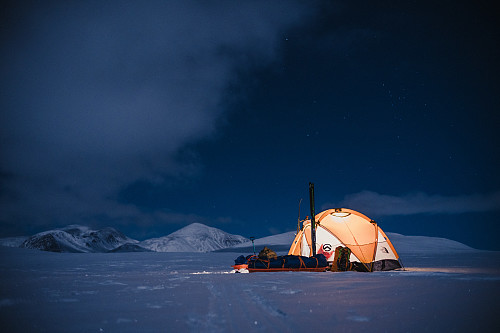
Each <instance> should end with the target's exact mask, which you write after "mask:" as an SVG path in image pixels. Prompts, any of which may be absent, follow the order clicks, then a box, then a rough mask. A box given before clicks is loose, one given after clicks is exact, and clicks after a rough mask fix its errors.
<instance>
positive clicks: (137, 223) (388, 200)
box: [0, 0, 500, 250]
mask: <svg viewBox="0 0 500 333" xmlns="http://www.w3.org/2000/svg"><path fill="white" fill-rule="evenodd" d="M493 5H494V4H493V2H492V1H438V2H436V1H185V0H183V1H135V2H134V1H105V2H103V1H84V2H81V3H78V2H77V3H68V2H67V1H47V2H43V3H39V2H35V1H33V2H30V1H15V2H13V3H11V4H7V5H5V4H4V5H3V6H4V7H3V8H2V11H1V13H2V14H1V15H2V17H1V20H0V22H1V35H0V36H1V53H0V57H1V58H0V60H1V61H0V71H1V75H0V80H1V83H0V84H1V91H0V94H1V95H0V96H1V97H0V103H1V104H0V110H1V114H0V117H1V118H0V121H1V122H0V126H1V127H0V139H1V141H0V145H1V146H0V148H1V158H0V225H1V227H0V237H8V236H16V235H30V234H33V233H36V232H40V231H44V230H48V229H52V228H56V227H62V226H65V225H68V224H82V225H88V226H91V227H95V228H99V227H106V226H112V227H115V228H117V229H119V230H121V231H122V232H124V233H126V234H127V235H128V236H130V237H133V238H136V239H146V238H151V237H159V236H163V235H166V234H168V233H171V232H173V231H175V230H177V229H179V228H181V227H183V226H185V225H188V224H190V223H193V222H200V223H204V224H206V225H210V226H213V227H217V228H220V229H222V230H224V231H227V232H230V233H234V234H240V235H243V236H246V237H250V236H255V237H263V236H268V235H271V234H275V233H281V232H285V231H291V230H295V229H296V225H297V217H298V209H299V200H300V199H303V201H302V205H301V215H302V218H305V216H306V215H309V212H308V207H309V202H308V183H309V182H314V184H315V189H316V193H315V198H316V212H320V211H322V210H324V209H328V208H335V207H346V208H351V209H355V210H358V211H360V212H362V213H364V214H365V215H367V216H369V217H370V218H372V219H374V220H376V221H377V222H378V223H379V225H380V226H381V227H382V228H383V229H384V230H385V231H386V232H397V233H402V234H405V235H426V236H438V237H445V238H450V239H454V240H457V241H460V242H463V243H465V244H468V245H470V246H473V247H476V248H481V249H494V250H500V243H499V242H498V241H497V239H498V236H497V233H498V232H499V231H500V225H499V223H500V176H499V173H498V166H499V156H500V142H499V135H498V127H499V124H500V113H499V107H498V105H500V91H499V87H500V86H499V80H500V79H499V78H500V71H499V65H498V60H499V59H500V54H499V53H500V52H499V45H498V44H499V41H500V35H499V27H498V23H497V22H498V19H499V18H498V15H497V11H496V10H494V6H493Z"/></svg>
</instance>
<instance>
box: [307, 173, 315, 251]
mask: <svg viewBox="0 0 500 333" xmlns="http://www.w3.org/2000/svg"><path fill="white" fill-rule="evenodd" d="M309 205H310V206H311V243H312V244H311V245H312V255H313V256H315V255H316V221H315V216H314V183H309Z"/></svg>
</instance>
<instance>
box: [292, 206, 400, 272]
mask: <svg viewBox="0 0 500 333" xmlns="http://www.w3.org/2000/svg"><path fill="white" fill-rule="evenodd" d="M338 246H344V247H348V248H349V249H350V250H351V256H350V261H351V262H352V263H353V267H355V268H356V269H357V270H362V271H376V270H379V271H380V270H390V269H396V268H400V267H401V265H400V263H399V256H398V254H397V252H396V250H395V249H394V246H393V245H392V243H391V242H390V240H389V238H388V237H387V235H386V234H385V233H384V231H383V230H382V229H381V228H380V227H379V226H378V225H377V223H375V221H373V220H371V219H370V218H368V217H367V216H365V215H363V214H362V213H360V212H357V211H354V210H352V209H347V208H336V209H328V210H325V211H323V212H321V213H319V214H318V215H316V249H318V250H317V252H318V253H320V254H323V255H324V256H325V257H326V258H327V260H328V262H329V263H332V261H333V260H334V252H335V248H337V247H338ZM311 249H312V241H311V221H310V220H306V221H304V223H303V227H302V229H301V230H300V231H299V232H298V233H297V235H296V236H295V239H294V241H293V243H292V245H291V247H290V250H289V252H288V254H289V255H301V256H310V255H311V251H312V250H311Z"/></svg>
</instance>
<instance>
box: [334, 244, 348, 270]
mask: <svg viewBox="0 0 500 333" xmlns="http://www.w3.org/2000/svg"><path fill="white" fill-rule="evenodd" d="M339 247H340V249H339V252H338V257H337V262H336V263H337V270H339V271H341V272H345V271H348V270H350V269H351V262H350V261H349V259H350V257H351V249H350V248H348V247H341V246H339Z"/></svg>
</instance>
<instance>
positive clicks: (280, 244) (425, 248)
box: [221, 231, 476, 254]
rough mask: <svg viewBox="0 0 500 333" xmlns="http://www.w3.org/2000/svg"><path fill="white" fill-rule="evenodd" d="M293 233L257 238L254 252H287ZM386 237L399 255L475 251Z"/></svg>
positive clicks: (443, 242)
mask: <svg viewBox="0 0 500 333" xmlns="http://www.w3.org/2000/svg"><path fill="white" fill-rule="evenodd" d="M295 234H296V232H295V231H289V232H285V233H282V234H278V235H273V236H268V237H263V238H258V239H256V240H254V244H255V250H256V251H257V252H258V251H260V250H262V248H263V247H264V246H267V247H270V248H271V249H273V250H275V251H277V252H278V251H279V252H288V249H289V248H290V245H291V244H292V242H293V239H294V238H295ZM387 237H389V239H390V240H391V242H392V244H393V245H394V247H395V248H396V251H397V252H398V253H399V254H402V253H404V254H408V253H412V254H421V253H433V252H435V253H454V252H467V251H476V250H475V249H473V248H471V247H469V246H467V245H465V244H462V243H460V242H457V241H454V240H451V239H446V238H440V237H428V236H405V235H401V234H397V233H391V232H388V233H387ZM238 251H240V252H248V253H250V252H252V251H253V248H252V243H251V242H246V243H241V244H238V245H236V246H234V247H232V248H230V249H225V250H222V251H221V252H238Z"/></svg>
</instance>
